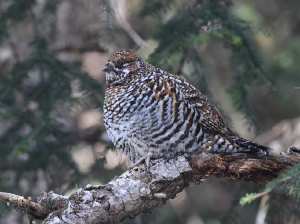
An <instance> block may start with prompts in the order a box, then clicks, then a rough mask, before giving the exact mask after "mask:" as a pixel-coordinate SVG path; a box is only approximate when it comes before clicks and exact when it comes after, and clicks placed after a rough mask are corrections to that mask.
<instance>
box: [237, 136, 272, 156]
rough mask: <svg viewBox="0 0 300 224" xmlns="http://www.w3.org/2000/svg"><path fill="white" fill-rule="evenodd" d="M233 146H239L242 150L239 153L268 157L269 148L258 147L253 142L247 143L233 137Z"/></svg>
mask: <svg viewBox="0 0 300 224" xmlns="http://www.w3.org/2000/svg"><path fill="white" fill-rule="evenodd" d="M232 140H233V142H234V143H235V144H237V145H238V146H240V147H241V148H242V149H240V150H238V151H239V152H247V153H253V154H257V155H260V156H264V155H269V153H270V151H271V150H272V149H271V148H269V147H267V146H263V145H259V144H257V143H255V142H251V141H248V140H246V139H243V138H240V137H235V138H233V139H232Z"/></svg>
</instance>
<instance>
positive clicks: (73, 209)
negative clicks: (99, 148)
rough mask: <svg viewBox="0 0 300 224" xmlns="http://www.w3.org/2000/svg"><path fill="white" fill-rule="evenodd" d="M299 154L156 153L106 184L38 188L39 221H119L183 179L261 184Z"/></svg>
mask: <svg viewBox="0 0 300 224" xmlns="http://www.w3.org/2000/svg"><path fill="white" fill-rule="evenodd" d="M299 160H300V157H299V154H298V153H293V152H292V151H290V153H289V154H288V155H281V156H271V155H270V156H263V157H262V156H260V157H259V156H254V155H249V154H228V155H217V154H210V153H208V154H206V153H201V154H199V155H195V156H193V157H191V158H189V159H186V158H185V157H183V156H179V157H177V158H174V159H171V160H168V161H166V160H162V159H160V160H155V161H152V162H151V163H152V164H151V167H150V168H149V170H147V169H145V168H144V166H143V165H141V166H139V167H135V168H134V169H132V170H130V171H127V172H125V173H123V174H122V175H121V176H119V177H116V178H114V179H113V180H112V181H110V182H109V183H108V184H106V185H99V186H98V185H97V186H93V185H87V186H86V187H85V188H84V189H79V190H77V191H76V192H74V193H73V194H72V195H71V196H70V197H66V196H60V195H57V194H55V193H53V192H49V193H45V192H43V193H42V194H41V196H40V197H39V198H38V202H37V204H39V208H40V209H42V210H43V212H45V211H48V216H47V218H46V219H44V221H43V223H44V224H54V223H55V224H57V223H120V222H122V220H124V219H126V218H133V217H135V216H136V215H138V214H140V213H142V212H149V211H151V209H153V208H155V207H159V206H162V205H163V204H165V203H166V201H167V200H168V199H170V198H174V197H175V196H176V195H177V194H178V193H179V192H181V191H182V190H183V189H184V188H185V187H187V186H189V184H191V183H194V184H199V183H201V182H202V181H203V180H204V178H206V177H208V176H211V175H215V176H217V177H228V179H229V180H231V181H239V180H242V181H253V182H256V183H258V184H265V183H267V182H268V181H269V180H272V179H273V178H275V177H277V175H278V174H279V173H280V172H281V171H283V170H284V169H286V168H288V167H289V166H291V165H293V164H296V163H298V162H299ZM0 195H1V194H0ZM0 200H1V199H0ZM6 201H7V200H6ZM14 208H15V209H17V208H16V206H14ZM19 210H20V209H19ZM23 211H24V212H26V213H27V214H29V216H30V217H31V219H32V217H35V218H37V219H41V217H44V216H37V215H36V214H37V211H35V213H32V211H31V210H26V209H23ZM43 215H44V213H43Z"/></svg>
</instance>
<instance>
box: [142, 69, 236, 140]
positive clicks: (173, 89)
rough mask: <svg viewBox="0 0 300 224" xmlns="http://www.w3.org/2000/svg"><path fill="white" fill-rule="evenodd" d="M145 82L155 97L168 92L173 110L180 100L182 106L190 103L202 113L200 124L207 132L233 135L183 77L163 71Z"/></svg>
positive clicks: (197, 91) (160, 96) (200, 94)
mask: <svg viewBox="0 0 300 224" xmlns="http://www.w3.org/2000/svg"><path fill="white" fill-rule="evenodd" d="M147 83H148V86H149V87H150V88H151V89H153V88H154V90H155V91H156V92H157V93H156V96H155V97H156V98H161V99H163V98H164V96H165V95H166V94H168V95H169V96H170V97H171V98H172V99H173V103H174V110H175V109H176V106H179V104H180V103H181V102H182V101H185V102H186V104H183V106H184V105H185V106H188V105H191V107H192V108H193V109H194V110H196V111H197V112H198V113H199V114H200V115H202V119H201V122H200V124H201V126H202V128H203V129H204V130H206V131H207V132H211V133H216V134H217V133H220V134H226V135H228V134H229V135H234V134H233V133H232V131H231V130H230V129H229V128H228V127H227V126H226V125H225V123H224V121H223V119H222V118H221V116H220V115H219V113H218V112H217V111H216V109H215V108H214V107H213V106H212V105H211V104H210V103H209V102H208V100H207V98H206V97H205V96H204V95H203V94H202V93H201V92H200V91H199V90H198V89H196V88H195V87H194V86H192V85H191V84H189V83H187V82H186V81H185V80H184V79H183V78H181V77H178V76H175V75H172V74H170V73H166V72H164V73H163V75H161V74H160V75H159V76H157V77H156V78H155V79H152V80H151V81H150V80H149V82H147ZM199 118H200V117H199ZM224 132H225V133H224Z"/></svg>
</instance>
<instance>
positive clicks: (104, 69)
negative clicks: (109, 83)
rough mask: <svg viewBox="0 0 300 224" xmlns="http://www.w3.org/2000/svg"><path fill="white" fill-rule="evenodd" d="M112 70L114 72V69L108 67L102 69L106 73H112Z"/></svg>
mask: <svg viewBox="0 0 300 224" xmlns="http://www.w3.org/2000/svg"><path fill="white" fill-rule="evenodd" d="M111 70H112V69H110V68H107V67H106V66H105V67H104V68H103V69H102V71H104V72H111Z"/></svg>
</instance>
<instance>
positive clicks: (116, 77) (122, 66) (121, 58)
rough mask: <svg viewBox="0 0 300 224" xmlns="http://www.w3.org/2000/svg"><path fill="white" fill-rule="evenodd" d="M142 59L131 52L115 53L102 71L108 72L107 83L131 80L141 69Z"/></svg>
mask: <svg viewBox="0 0 300 224" xmlns="http://www.w3.org/2000/svg"><path fill="white" fill-rule="evenodd" d="M141 60H142V59H141V58H140V57H139V56H136V55H135V54H134V53H133V52H132V51H130V50H123V51H118V52H116V53H114V54H113V55H112V56H111V58H110V59H109V60H108V62H107V63H106V64H105V67H104V68H103V70H102V71H104V72H106V82H107V83H110V84H113V83H119V82H122V81H124V80H126V79H129V78H130V76H131V75H132V73H133V72H134V71H136V70H138V69H139V68H140V62H141Z"/></svg>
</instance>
